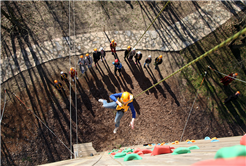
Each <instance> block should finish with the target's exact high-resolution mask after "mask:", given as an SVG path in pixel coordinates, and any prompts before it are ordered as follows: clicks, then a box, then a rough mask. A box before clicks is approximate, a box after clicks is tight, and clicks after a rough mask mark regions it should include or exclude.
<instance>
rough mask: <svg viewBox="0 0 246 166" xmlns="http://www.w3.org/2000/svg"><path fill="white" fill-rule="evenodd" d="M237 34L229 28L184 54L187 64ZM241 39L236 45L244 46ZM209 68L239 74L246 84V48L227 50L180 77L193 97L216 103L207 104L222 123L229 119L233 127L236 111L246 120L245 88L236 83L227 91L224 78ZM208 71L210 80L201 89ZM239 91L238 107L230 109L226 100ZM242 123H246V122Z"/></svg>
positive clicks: (190, 48) (220, 30) (221, 50)
mask: <svg viewBox="0 0 246 166" xmlns="http://www.w3.org/2000/svg"><path fill="white" fill-rule="evenodd" d="M237 32H238V31H236V29H235V28H233V27H232V26H230V25H227V24H225V25H223V26H222V27H220V28H218V29H217V30H216V31H214V32H213V33H212V34H210V35H208V36H206V37H205V38H203V39H202V40H200V41H198V42H196V43H195V44H193V45H191V46H189V47H188V48H186V49H184V50H182V51H180V54H181V56H183V57H184V58H185V59H186V62H187V63H189V62H190V61H192V60H194V59H196V58H197V57H199V56H200V55H202V54H204V53H205V52H207V51H209V50H210V49H212V48H213V47H215V46H216V45H218V44H220V43H221V42H222V41H224V40H226V39H227V38H229V37H231V36H232V35H233V34H235V33H237ZM241 39H242V37H241V38H240V39H239V40H236V42H235V43H233V45H240V44H242V41H241ZM184 65H185V64H184ZM208 65H209V66H211V67H212V68H214V69H215V70H218V71H219V72H221V73H224V74H230V73H232V72H237V73H238V78H239V79H242V80H245V76H246V47H241V48H239V49H231V48H230V47H228V46H225V47H223V48H221V49H219V50H217V51H215V52H214V53H212V54H210V55H209V56H208V57H206V58H204V59H202V60H200V61H198V62H196V63H195V64H194V65H192V66H190V67H188V68H186V69H185V70H183V71H182V72H181V75H180V77H181V78H182V79H184V78H185V79H186V81H187V85H186V86H187V87H188V90H189V91H190V92H191V93H192V94H194V93H195V92H197V90H198V91H199V95H200V96H203V97H205V98H208V97H209V98H210V100H212V101H210V102H208V103H207V104H208V107H209V108H210V110H211V109H212V108H213V109H215V110H217V111H218V112H219V117H220V118H221V119H225V120H226V121H227V122H229V123H231V122H232V118H234V117H233V115H232V113H231V112H232V111H236V112H237V114H238V115H239V116H241V117H243V115H244V114H245V113H246V112H245V110H242V108H245V107H246V104H245V102H243V101H245V100H246V92H245V91H244V89H245V88H244V87H245V84H244V83H243V82H240V81H236V80H235V81H233V82H232V83H230V84H229V85H228V86H227V87H225V86H223V84H221V83H220V79H221V78H222V77H224V76H223V75H220V74H218V73H216V72H214V71H212V70H210V69H208V68H207V66H208ZM205 71H207V76H206V78H205V80H204V83H203V85H202V86H201V87H200V84H201V82H202V79H203V76H204V72H205ZM199 87H200V88H199ZM238 90H239V91H241V95H240V96H239V98H238V99H237V101H236V102H237V103H236V104H234V103H233V102H232V103H231V106H230V107H229V106H227V105H225V104H224V103H223V102H224V99H225V98H227V97H228V96H229V95H231V94H233V93H235V92H236V91H238ZM211 98H212V99H211ZM208 101H209V100H208ZM242 119H243V121H244V122H246V119H245V118H242Z"/></svg>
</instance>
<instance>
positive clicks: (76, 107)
mask: <svg viewBox="0 0 246 166" xmlns="http://www.w3.org/2000/svg"><path fill="white" fill-rule="evenodd" d="M74 11H75V6H74V0H73V21H74V25H73V26H74V37H75V35H76V34H75V13H74ZM74 50H75V44H74ZM74 64H75V71H77V70H76V66H77V63H76V59H74ZM76 81H77V79H76V80H75V109H76V120H75V121H76V144H78V105H77V91H76V86H77V85H76Z"/></svg>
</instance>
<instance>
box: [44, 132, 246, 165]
mask: <svg viewBox="0 0 246 166" xmlns="http://www.w3.org/2000/svg"><path fill="white" fill-rule="evenodd" d="M241 137H242V136H236V137H225V138H218V140H219V142H211V140H206V141H205V140H196V142H195V143H192V144H187V143H186V142H180V143H179V144H178V145H170V144H169V145H170V146H172V147H175V148H178V147H190V146H193V145H197V146H198V147H199V148H200V149H197V150H191V153H188V154H180V155H172V154H171V153H169V154H161V155H156V156H151V155H150V154H145V155H144V156H142V158H143V159H142V160H133V161H126V162H124V161H123V160H124V159H123V158H120V159H113V156H112V155H109V154H108V152H102V153H101V154H100V155H97V156H93V157H84V158H79V159H72V160H65V161H60V162H55V163H50V164H45V165H43V166H58V165H59V166H78V165H83V166H85V165H88V166H89V165H91V166H94V165H95V166H114V165H123V166H125V165H131V166H133V165H137V166H140V165H141V166H150V165H177V166H178V165H182V166H189V165H191V164H194V163H196V162H199V161H204V160H210V159H213V158H214V156H215V154H216V152H217V150H219V149H220V148H223V147H229V146H234V145H238V144H239V143H240V139H241ZM131 147H133V148H141V149H146V148H148V149H152V148H153V147H144V146H142V145H137V146H131ZM122 148H125V147H122ZM127 148H128V147H127Z"/></svg>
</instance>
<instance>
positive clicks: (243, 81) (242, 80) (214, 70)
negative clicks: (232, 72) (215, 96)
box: [208, 66, 246, 83]
mask: <svg viewBox="0 0 246 166" xmlns="http://www.w3.org/2000/svg"><path fill="white" fill-rule="evenodd" d="M208 68H209V69H211V70H213V71H215V72H217V73H220V74H221V75H224V76H227V77H229V78H232V79H234V80H237V81H241V82H243V83H246V81H243V80H240V79H238V78H234V77H231V76H229V75H227V74H224V73H221V72H219V71H217V70H215V69H213V68H211V67H210V66H208Z"/></svg>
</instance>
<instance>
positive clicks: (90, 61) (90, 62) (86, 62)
mask: <svg viewBox="0 0 246 166" xmlns="http://www.w3.org/2000/svg"><path fill="white" fill-rule="evenodd" d="M85 64H86V65H87V66H88V68H91V67H92V57H91V56H90V55H89V54H88V53H87V54H86V55H85Z"/></svg>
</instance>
